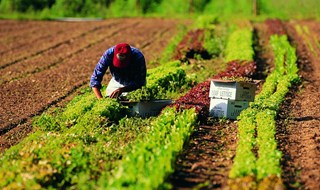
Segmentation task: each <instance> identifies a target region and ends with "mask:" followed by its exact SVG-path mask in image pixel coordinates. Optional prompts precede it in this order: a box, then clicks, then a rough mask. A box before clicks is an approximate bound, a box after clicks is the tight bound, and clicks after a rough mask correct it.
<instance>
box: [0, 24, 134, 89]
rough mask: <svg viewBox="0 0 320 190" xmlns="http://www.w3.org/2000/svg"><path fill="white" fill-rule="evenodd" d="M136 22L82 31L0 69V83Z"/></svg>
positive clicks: (59, 59)
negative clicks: (56, 44)
mask: <svg viewBox="0 0 320 190" xmlns="http://www.w3.org/2000/svg"><path fill="white" fill-rule="evenodd" d="M135 24H137V23H128V24H126V25H125V24H123V25H121V26H119V25H117V24H111V25H107V27H105V26H104V27H101V28H98V29H97V30H94V31H92V32H88V33H84V34H83V35H81V36H77V37H76V38H72V39H69V40H67V41H65V42H64V43H63V44H61V45H59V46H55V47H54V48H52V49H48V50H46V51H45V52H43V53H41V54H38V55H36V56H34V57H30V58H29V59H26V60H22V61H20V62H18V63H16V64H13V65H10V66H8V67H6V68H4V69H2V70H0V75H1V76H2V78H1V81H0V84H2V83H5V82H9V81H11V82H12V80H17V79H20V78H23V77H26V76H28V75H30V74H34V73H37V72H41V71H43V70H46V69H48V68H50V67H53V66H56V65H58V64H60V63H63V62H65V59H68V58H71V57H72V56H74V55H76V54H79V53H81V52H82V51H85V49H87V48H89V47H92V46H94V45H95V44H97V43H99V42H102V41H103V40H104V39H105V38H110V37H112V36H113V35H114V34H115V33H117V32H119V31H121V30H123V29H125V28H126V27H132V26H133V25H135Z"/></svg>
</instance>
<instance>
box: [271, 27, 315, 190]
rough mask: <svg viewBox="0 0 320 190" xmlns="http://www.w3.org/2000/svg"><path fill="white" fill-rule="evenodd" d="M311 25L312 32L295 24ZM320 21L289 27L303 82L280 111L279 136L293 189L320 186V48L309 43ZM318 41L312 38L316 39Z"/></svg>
mask: <svg viewBox="0 0 320 190" xmlns="http://www.w3.org/2000/svg"><path fill="white" fill-rule="evenodd" d="M297 24H298V25H301V26H308V28H309V30H310V34H309V35H307V36H305V37H304V35H301V34H299V33H297V31H296V30H295V25H297ZM319 29H320V23H315V22H308V21H299V22H291V23H288V24H287V31H288V34H289V36H290V37H291V39H292V40H293V43H294V45H295V46H296V47H297V52H298V56H299V60H298V63H299V65H300V68H301V71H300V75H301V77H302V84H301V85H300V86H298V87H296V88H295V89H294V90H293V91H292V92H291V95H290V96H289V97H288V98H287V100H286V102H285V104H284V106H283V108H282V111H283V112H282V113H281V114H280V116H281V117H280V120H279V125H280V126H281V129H279V131H278V134H277V138H278V140H279V142H280V150H282V151H283V153H284V155H283V176H282V177H283V179H284V182H285V183H286V185H287V187H288V188H289V189H310V190H313V189H320V182H319V181H320V65H319V63H320V58H319V56H317V55H320V49H319V48H317V47H316V46H314V45H313V50H312V48H310V46H309V44H308V43H307V41H308V40H310V41H311V40H314V38H313V36H316V39H317V41H318V42H319V40H320V38H319V35H318V32H319ZM314 42H315V41H312V43H314Z"/></svg>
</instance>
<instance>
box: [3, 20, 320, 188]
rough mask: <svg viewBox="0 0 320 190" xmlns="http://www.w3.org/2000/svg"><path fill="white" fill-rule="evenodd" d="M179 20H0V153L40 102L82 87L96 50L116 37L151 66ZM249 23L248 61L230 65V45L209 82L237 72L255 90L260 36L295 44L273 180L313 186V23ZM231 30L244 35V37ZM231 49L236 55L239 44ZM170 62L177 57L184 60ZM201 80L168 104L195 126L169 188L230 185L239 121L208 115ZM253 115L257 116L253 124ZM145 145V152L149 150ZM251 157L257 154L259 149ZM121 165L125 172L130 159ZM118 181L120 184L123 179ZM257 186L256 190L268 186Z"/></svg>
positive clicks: (317, 167)
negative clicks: (190, 113)
mask: <svg viewBox="0 0 320 190" xmlns="http://www.w3.org/2000/svg"><path fill="white" fill-rule="evenodd" d="M179 23H182V24H189V23H190V22H189V21H183V20H168V19H115V20H106V21H96V22H75V23H73V22H42V21H29V22H25V21H7V20H2V21H0V55H1V58H3V59H1V60H0V76H1V78H0V87H1V89H2V90H1V91H0V104H1V107H0V152H4V151H5V150H6V149H7V148H9V147H10V146H12V145H14V144H16V143H18V142H19V141H21V140H22V139H23V138H25V137H26V136H27V135H28V134H29V133H30V132H31V131H32V127H31V118H32V117H33V116H35V115H39V114H41V113H42V112H43V111H45V110H46V109H47V108H48V107H50V106H54V105H63V104H64V102H67V101H69V100H70V99H72V97H73V96H74V95H75V94H78V93H79V90H80V89H82V88H83V87H84V86H87V85H88V82H89V81H88V80H89V78H90V75H91V73H92V71H93V68H94V66H95V65H96V63H97V61H98V60H99V58H100V56H101V55H102V53H103V52H104V51H105V50H106V48H108V47H110V46H112V45H114V44H116V43H119V42H123V41H126V42H128V43H130V44H132V45H134V46H136V47H138V48H140V49H141V50H142V51H143V52H144V53H145V56H146V59H147V61H153V60H156V59H158V58H159V56H160V55H161V54H160V53H161V51H163V50H164V47H165V46H166V45H167V44H168V42H169V40H170V39H171V37H172V34H174V33H175V32H176V29H177V28H176V25H177V24H179ZM252 27H253V33H252V34H253V39H254V41H253V46H254V55H252V52H247V54H245V56H244V57H245V58H244V59H243V57H241V58H242V61H239V60H233V58H236V57H237V56H238V54H237V49H235V52H232V51H231V52H230V55H228V63H227V65H226V66H225V65H221V68H223V69H221V68H220V70H219V67H217V72H215V73H216V75H214V76H212V77H211V78H219V77H235V76H237V77H238V76H246V77H252V78H253V79H258V80H262V82H261V83H260V84H261V85H259V86H258V89H259V90H257V94H258V93H259V92H260V91H261V90H263V87H262V84H263V83H264V80H265V79H266V78H267V76H268V75H269V74H270V73H271V72H272V71H273V69H274V67H275V61H276V58H275V54H274V53H273V51H272V49H273V47H272V46H271V45H270V37H271V36H272V35H274V34H278V35H287V36H288V38H289V40H290V42H291V44H292V46H293V47H296V48H297V52H296V53H297V57H298V61H297V62H298V66H299V69H300V71H299V75H300V76H301V83H298V84H295V85H294V86H292V88H291V91H290V92H289V93H288V94H289V95H287V96H286V98H285V101H284V103H282V104H281V106H280V109H279V110H278V112H277V115H276V117H275V120H276V124H277V125H276V135H275V140H276V141H277V143H278V144H277V148H278V150H280V151H282V157H281V162H280V163H281V164H280V167H281V170H282V172H281V180H282V183H283V184H284V185H285V186H286V187H287V188H288V189H320V185H319V183H318V182H319V180H320V161H319V160H320V109H319V108H320V104H319V102H320V100H319V97H320V96H319V95H320V94H319V93H320V89H319V86H320V81H319V77H320V73H319V71H320V66H319V64H317V63H319V62H320V59H319V55H320V45H319V43H320V35H319V34H320V23H319V22H316V21H312V20H309V21H290V22H282V21H279V20H267V21H265V22H263V23H252ZM18 31H20V32H18ZM241 32H244V34H247V32H248V31H245V30H244V31H241ZM203 34H204V33H203V32H202V31H200V30H199V31H195V32H194V33H189V35H190V36H191V37H190V39H192V38H194V39H200V38H198V37H197V36H200V37H201V38H202V37H203ZM237 35H239V34H237ZM240 36H245V35H240ZM194 41H195V44H192V43H190V40H189V41H188V43H189V44H187V43H186V41H185V42H182V43H181V44H180V46H178V47H179V48H180V51H179V49H177V50H176V51H177V52H179V53H183V52H184V53H186V52H190V51H191V52H192V51H194V53H195V54H200V55H202V53H201V52H202V49H201V48H202V47H201V45H202V44H201V43H200V42H198V41H197V40H194ZM183 44H187V45H188V47H185V46H186V45H185V46H183ZM249 45H250V44H249ZM184 48H186V49H184ZM192 48H194V49H192ZM241 50H244V49H242V47H241ZM238 52H239V51H238ZM205 54H206V53H205ZM242 54H243V52H242ZM179 56H180V57H179V59H181V60H183V61H187V60H186V59H188V58H190V57H188V56H185V57H183V56H184V55H179ZM206 56H207V54H206ZM251 56H252V58H253V60H251ZM230 57H231V58H230ZM191 58H193V55H192V56H191ZM205 58H206V59H207V57H205ZM229 59H230V60H232V61H230V60H229ZM243 60H245V61H243ZM187 62H189V63H191V64H192V63H193V61H187ZM148 67H149V68H150V67H153V66H152V65H148ZM224 68H225V69H224ZM108 79H110V77H109V76H108V75H106V77H105V78H104V83H107V81H108ZM209 84H210V83H209V81H204V82H201V83H200V84H198V85H197V86H195V87H194V88H193V89H191V90H190V91H189V92H187V93H186V94H185V95H183V96H181V97H180V98H178V99H177V100H176V103H175V107H176V108H180V109H185V108H195V111H196V112H197V114H198V121H199V123H200V125H199V126H197V127H196V128H195V129H194V132H193V133H192V134H191V137H190V140H189V141H188V142H187V143H186V144H185V147H184V150H183V151H182V153H181V154H180V155H179V156H178V158H177V160H176V162H175V168H174V172H173V173H172V175H170V176H169V177H168V180H167V181H166V183H168V184H171V186H172V187H173V188H174V189H194V188H199V189H224V188H226V187H229V188H234V186H232V184H237V180H235V181H231V182H230V180H229V177H230V176H231V174H230V170H232V168H233V164H234V162H235V157H237V156H238V155H237V151H238V150H237V149H238V147H237V143H238V141H239V140H241V136H239V131H238V125H240V122H241V121H240V122H237V121H232V120H225V119H214V118H210V117H208V108H209V98H208V94H209V92H208V91H209ZM256 105H257V104H256ZM264 105H266V104H264ZM267 109H269V107H267ZM272 111H273V110H272ZM272 113H273V112H272ZM261 115H263V113H262V114H260V115H259V116H257V118H258V117H260V118H261ZM257 122H261V119H260V120H259V121H257ZM242 123H243V122H242ZM71 129H72V128H71ZM188 130H189V129H188ZM258 135H259V134H258ZM260 140H261V139H260ZM258 141H259V140H258ZM71 145H72V144H71ZM71 145H70V146H71ZM72 146H76V145H72ZM139 146H140V145H139ZM155 147H157V146H155ZM148 148H150V147H146V150H147V151H146V154H150V150H149V149H148ZM155 150H156V149H155ZM255 151H256V152H255V154H257V152H258V151H259V150H255ZM259 153H260V152H259ZM134 154H135V153H133V154H132V155H131V156H134ZM136 154H138V153H136ZM261 154H262V153H261ZM138 155H139V154H138ZM151 156H152V155H151ZM125 161H128V160H125ZM155 163H157V162H155ZM126 164H129V166H130V160H129V161H128V162H127V163H126ZM258 169H259V168H258ZM233 175H234V174H233ZM251 177H252V176H245V178H244V180H242V181H240V183H241V184H240V185H242V186H245V185H247V187H248V185H252V184H251V183H252V178H251ZM263 179H264V178H263ZM272 179H273V180H277V179H276V178H272ZM272 179H271V178H269V179H268V180H269V182H268V181H267V183H269V185H271V187H273V188H280V189H281V188H282V187H283V186H282V185H281V184H282V183H281V184H280V185H279V184H278V181H272ZM123 180H124V182H123V183H124V184H125V183H128V182H130V179H123ZM126 180H128V181H126ZM264 181H265V180H264ZM115 184H116V183H115ZM265 184H266V183H265ZM265 184H264V186H262V188H266V189H268V185H265ZM277 184H278V185H277ZM100 185H101V184H100ZM118 185H119V184H118ZM120 185H121V183H120ZM122 185H123V184H122ZM238 185H239V183H238ZM256 185H258V184H256ZM238 187H239V186H238ZM251 187H254V186H251ZM253 189H254V188H253Z"/></svg>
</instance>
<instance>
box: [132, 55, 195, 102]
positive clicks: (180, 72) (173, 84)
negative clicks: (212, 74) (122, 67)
mask: <svg viewBox="0 0 320 190" xmlns="http://www.w3.org/2000/svg"><path fill="white" fill-rule="evenodd" d="M189 84H191V80H190V79H189V78H187V76H186V72H185V70H184V69H183V68H182V67H181V63H180V61H173V62H169V63H167V64H164V65H161V66H159V67H156V68H154V69H149V70H148V73H147V85H146V86H144V87H142V88H140V89H137V90H135V91H133V92H129V93H128V95H127V96H126V98H127V99H128V100H129V101H146V100H152V99H166V98H168V97H167V94H168V93H170V92H174V91H177V90H179V89H181V88H182V87H183V86H188V85H189Z"/></svg>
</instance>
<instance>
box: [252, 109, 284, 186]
mask: <svg viewBox="0 0 320 190" xmlns="http://www.w3.org/2000/svg"><path fill="white" fill-rule="evenodd" d="M275 117H276V112H275V111H272V110H264V111H261V112H259V113H257V115H256V121H257V144H258V147H259V150H258V155H259V158H258V160H257V171H258V172H257V179H258V180H261V179H263V178H266V177H268V176H269V175H273V174H274V175H277V176H279V177H280V175H281V167H280V161H281V157H282V153H281V151H279V150H277V142H276V140H275V134H276V121H275Z"/></svg>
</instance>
